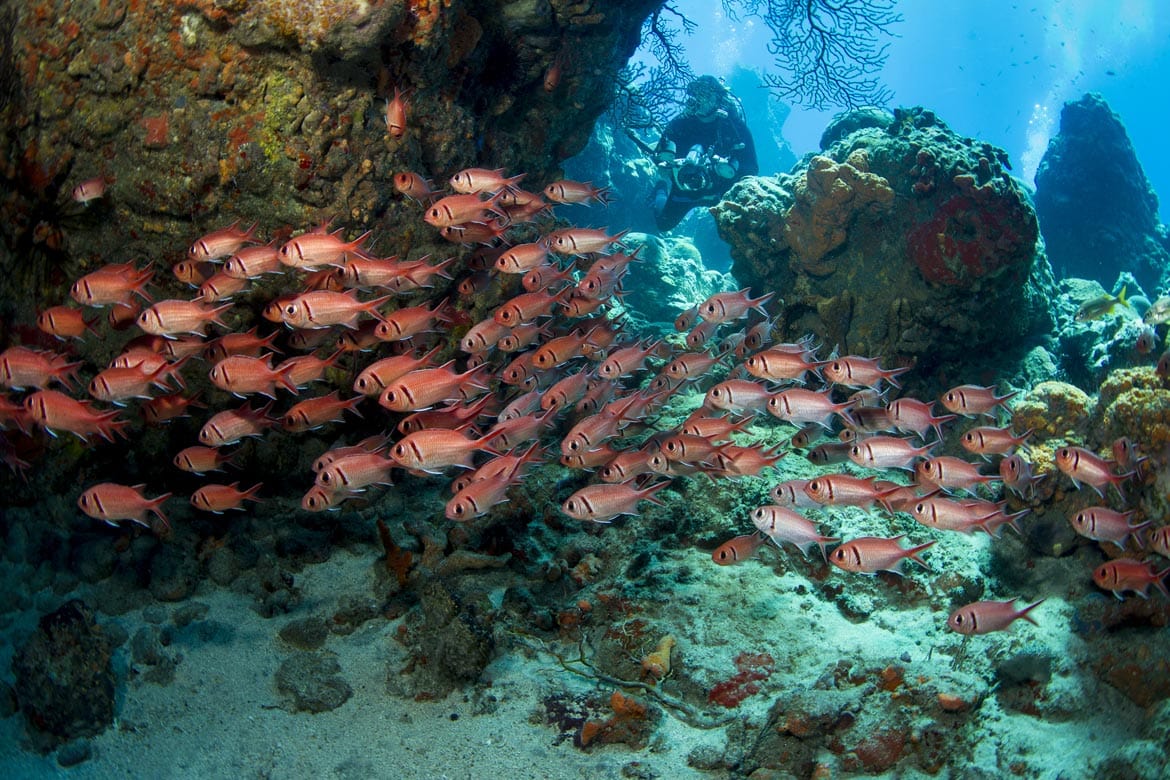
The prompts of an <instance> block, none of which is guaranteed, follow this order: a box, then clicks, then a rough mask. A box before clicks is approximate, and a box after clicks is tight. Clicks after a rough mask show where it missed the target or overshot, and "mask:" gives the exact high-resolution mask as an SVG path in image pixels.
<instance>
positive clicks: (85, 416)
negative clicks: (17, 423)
mask: <svg viewBox="0 0 1170 780" xmlns="http://www.w3.org/2000/svg"><path fill="white" fill-rule="evenodd" d="M24 408H25V410H26V411H27V412H28V416H29V419H31V420H32V421H33V422H35V423H36V424H38V425H40V426H41V427H42V428H44V429H45V430H47V431H48V432H49V433H50V434H52V435H54V436H56V435H57V432H58V431H68V432H69V433H72V434H75V435H76V436H77V437H78V438H79V439H81V440H82V441H89V438H88V437H89V436H90V434H94V433H96V434H98V435H99V436H101V437H102V438H103V439H105V440H106V441H110V442H112V441H113V440H114V434H115V433H122V429H123V428H124V427H126V425H127V424H128V423H127V421H126V420H119V419H117V417H118V411H117V410H114V411H111V412H95V411H94V410H93V409H92V408H90V406H89V404H87V403H85V402H83V401H78V400H76V399H73V398H70V397H69V396H67V395H65V394H64V393H60V392H57V391H56V390H38V391H37V392H35V393H33V394H32V395H30V396H28V397H27V398H25V399H24ZM123 435H125V434H123Z"/></svg>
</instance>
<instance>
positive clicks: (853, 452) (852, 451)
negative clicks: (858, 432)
mask: <svg viewBox="0 0 1170 780" xmlns="http://www.w3.org/2000/svg"><path fill="white" fill-rule="evenodd" d="M849 454H850V455H856V456H857V457H861V447H858V446H857V445H856V444H854V445H853V446H852V447H850V448H849Z"/></svg>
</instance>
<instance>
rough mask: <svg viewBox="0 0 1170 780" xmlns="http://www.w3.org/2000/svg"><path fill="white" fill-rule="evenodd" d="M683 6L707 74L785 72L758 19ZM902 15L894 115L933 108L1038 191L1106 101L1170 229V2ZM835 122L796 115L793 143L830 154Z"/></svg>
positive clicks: (923, 1)
mask: <svg viewBox="0 0 1170 780" xmlns="http://www.w3.org/2000/svg"><path fill="white" fill-rule="evenodd" d="M675 5H676V6H677V7H678V8H679V10H681V11H682V12H683V13H685V14H686V15H687V16H688V17H689V18H690V19H692V20H694V21H695V22H696V23H697V24H698V27H699V29H698V32H697V33H696V34H695V35H694V36H691V37H689V38H687V37H684V38H682V41H683V43H684V45H685V46H686V48H687V51H688V53H689V56H690V60H691V63H692V64H693V66H694V69H695V72H696V73H712V74H715V75H718V76H723V77H727V76H730V75H731V73H732V71H733V70H734V69H735V68H736V67H737V66H740V67H747V68H752V69H761V70H765V71H769V70H773V69H774V66H773V64H772V57H771V55H769V54H768V50H767V41H768V38H769V31H768V29H767V28H766V27H765V26H764V25H763V24H762V23H761V22H760V21H759V20H758V19H751V18H745V19H741V21H739V22H738V23H737V22H733V21H732V20H731V19H729V18H728V17H727V15H726V14H725V13H724V11H723V8H722V4H721V3H719V2H712V1H711V0H678V2H676V3H675ZM898 11H899V12H900V13H901V14H902V16H903V17H904V21H903V22H902V23H900V24H898V25H896V26H895V27H894V30H895V31H896V32H897V34H898V37H897V38H893V39H891V40H890V47H889V59H888V61H887V63H886V68H885V70H884V72H883V74H882V77H883V81H884V83H885V84H886V85H887V86H888V87H889V88H890V89H892V90H893V91H894V99H893V102H892V105H891V107H894V106H913V105H922V106H925V107H927V108H930V109H932V110H934V111H935V112H936V113H937V114H938V115H939V116H940V117H941V118H942V119H943V120H944V121H945V122H947V124H948V125H950V127H951V128H952V129H954V130H955V131H956V132H958V133H961V134H963V135H967V136H971V137H973V138H978V139H980V140H982V141H988V142H990V143H992V144H995V145H996V146H999V147H1002V148H1003V149H1006V150H1007V152H1008V154H1009V156H1010V158H1011V162H1012V166H1013V169H1014V173H1015V174H1016V175H1017V176H1019V177H1020V178H1021V179H1023V180H1024V181H1025V182H1027V183H1028V184H1029V185H1031V184H1032V182H1033V178H1034V176H1035V173H1036V167H1037V165H1039V163H1040V158H1041V157H1042V156H1043V154H1044V150H1045V148H1046V147H1047V144H1048V139H1049V137H1050V136H1051V135H1052V134H1054V133H1055V132H1056V131H1057V130H1058V129H1059V122H1060V109H1061V106H1062V105H1063V104H1064V103H1065V102H1066V101H1068V100H1073V99H1076V98H1079V97H1080V96H1081V95H1083V94H1084V93H1086V92H1099V93H1101V94H1102V95H1104V96H1105V99H1106V100H1107V101H1108V102H1109V105H1110V106H1111V107H1112V108H1113V110H1114V111H1115V112H1117V114H1118V115H1119V116H1120V117H1121V119H1122V121H1123V122H1124V124H1125V127H1126V129H1127V131H1128V132H1129V136H1130V139H1131V140H1132V141H1133V144H1134V147H1135V149H1136V150H1137V155H1138V159H1139V160H1140V161H1141V163H1142V166H1143V167H1144V168H1145V171H1146V176H1147V177H1148V178H1149V180H1150V183H1151V184H1152V186H1153V188H1154V190H1155V192H1157V193H1158V194H1159V207H1160V215H1161V220H1162V221H1163V222H1167V223H1170V207H1168V203H1170V155H1167V154H1166V137H1167V128H1168V126H1170V84H1168V82H1170V2H1167V0H1077V1H1076V2H1068V0H1034V1H1027V0H1026V1H1025V2H1010V1H1009V0H901V2H899V3H898ZM833 113H835V111H827V112H818V111H811V110H808V109H803V108H800V107H795V108H794V110H793V112H792V114H791V115H790V116H789V117H788V119H787V121H786V122H785V124H784V128H783V135H784V137H785V139H787V140H788V142H789V143H790V144H791V145H792V147H793V150H794V151H795V152H796V154H797V155H801V154H804V153H805V152H809V151H816V150H818V149H819V144H818V142H819V140H820V136H821V133H822V132H823V131H824V129H825V126H826V124H827V122H828V120H829V119H830V118H831V117H832V115H833ZM763 173H771V171H763Z"/></svg>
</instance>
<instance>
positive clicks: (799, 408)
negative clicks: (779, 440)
mask: <svg viewBox="0 0 1170 780" xmlns="http://www.w3.org/2000/svg"><path fill="white" fill-rule="evenodd" d="M852 406H853V402H852V401H843V402H841V403H839V404H835V403H833V397H832V389H831V388H825V389H824V390H806V389H804V388H803V387H793V388H790V389H788V390H781V391H780V392H779V393H776V394H775V395H773V396H772V397H771V398H769V399H768V411H769V412H770V413H771V414H772V416H774V417H779V418H780V419H781V420H784V421H785V422H790V423H792V424H793V425H802V424H804V423H816V424H817V425H819V426H821V427H822V428H825V429H831V428H832V424H831V421H832V419H833V415H835V414H840V413H841V412H844V411H846V410H847V409H850V408H851V407H852Z"/></svg>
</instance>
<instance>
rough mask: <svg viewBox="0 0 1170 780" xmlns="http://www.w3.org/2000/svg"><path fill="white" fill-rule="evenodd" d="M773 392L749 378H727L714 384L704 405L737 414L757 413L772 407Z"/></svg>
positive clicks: (704, 398)
mask: <svg viewBox="0 0 1170 780" xmlns="http://www.w3.org/2000/svg"><path fill="white" fill-rule="evenodd" d="M772 400H773V398H772V393H771V392H770V391H769V390H768V388H766V387H764V386H763V385H761V384H759V383H758V382H752V381H751V380H748V379H727V380H724V381H723V382H720V383H718V384H716V385H713V386H712V387H711V389H710V390H708V391H707V394H706V395H705V396H703V406H704V407H706V408H708V409H722V410H724V411H728V412H733V413H735V414H744V413H745V412H748V413H751V414H756V413H758V412H761V411H763V410H764V409H765V408H769V409H770V408H771V402H772Z"/></svg>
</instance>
